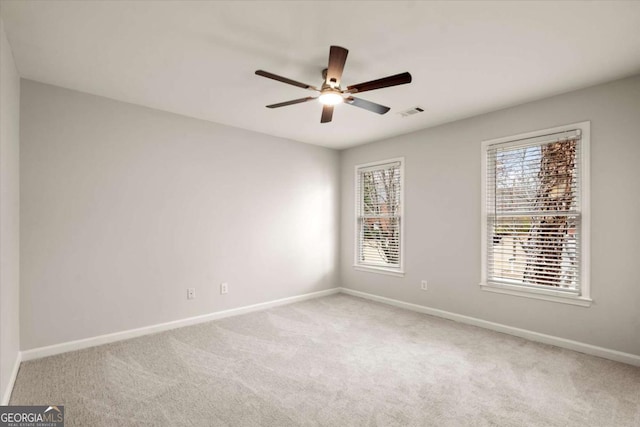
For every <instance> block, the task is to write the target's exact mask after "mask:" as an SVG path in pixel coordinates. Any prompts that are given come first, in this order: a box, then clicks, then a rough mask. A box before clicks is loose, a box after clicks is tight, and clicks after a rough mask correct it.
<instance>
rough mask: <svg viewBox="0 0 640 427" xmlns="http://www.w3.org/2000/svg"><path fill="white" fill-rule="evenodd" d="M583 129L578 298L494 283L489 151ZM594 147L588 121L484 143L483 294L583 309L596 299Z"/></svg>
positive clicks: (481, 225)
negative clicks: (593, 268)
mask: <svg viewBox="0 0 640 427" xmlns="http://www.w3.org/2000/svg"><path fill="white" fill-rule="evenodd" d="M575 129H579V130H580V131H581V138H580V159H579V160H578V161H579V162H580V165H579V169H578V170H579V173H580V193H579V200H580V206H579V210H578V212H579V213H580V223H581V227H580V261H579V262H580V265H579V268H580V288H579V289H580V292H579V294H578V295H575V294H567V293H566V292H563V291H554V290H553V289H548V290H547V289H537V288H528V287H525V286H521V285H516V284H514V285H510V284H504V283H496V282H490V281H488V280H487V277H488V268H489V265H488V255H489V254H488V251H487V237H488V236H487V232H488V214H489V213H488V211H487V196H488V193H487V191H488V189H487V173H488V172H489V171H488V164H487V163H488V162H487V160H488V159H487V153H488V150H489V148H491V147H493V146H495V145H502V144H504V145H506V144H508V143H510V142H516V141H518V140H522V139H528V138H536V137H541V136H544V135H548V134H552V133H558V132H564V131H570V130H575ZM590 145H591V122H590V121H584V122H578V123H572V124H568V125H563V126H557V127H553V128H548V129H541V130H537V131H533V132H526V133H521V134H517V135H511V136H506V137H501V138H496V139H490V140H485V141H482V143H481V156H482V170H481V175H482V176H481V183H480V185H481V215H480V221H481V224H480V230H481V238H480V245H481V247H480V253H481V258H480V265H481V279H480V289H481V290H483V291H489V292H496V293H500V294H507V295H514V296H519V297H526V298H534V299H539V300H545V301H552V302H558V303H565V304H572V305H578V306H582V307H590V306H591V303H592V302H593V300H592V299H591V286H590V265H591V263H590V253H591V251H590V234H591V215H590V210H591V208H590V206H591V205H590V187H591V181H590Z"/></svg>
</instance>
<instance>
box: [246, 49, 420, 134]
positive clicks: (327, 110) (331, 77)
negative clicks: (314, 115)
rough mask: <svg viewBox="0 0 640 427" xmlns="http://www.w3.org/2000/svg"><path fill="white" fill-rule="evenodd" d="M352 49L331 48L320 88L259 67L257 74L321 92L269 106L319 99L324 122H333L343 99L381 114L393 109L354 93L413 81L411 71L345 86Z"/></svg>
mask: <svg viewBox="0 0 640 427" xmlns="http://www.w3.org/2000/svg"><path fill="white" fill-rule="evenodd" d="M348 53H349V51H348V50H347V49H345V48H343V47H340V46H331V48H330V50H329V66H328V68H325V69H324V70H323V71H322V78H323V79H324V82H323V83H322V86H321V88H320V89H318V88H317V87H314V86H311V85H308V84H306V83H300V82H297V81H295V80H291V79H288V78H286V77H281V76H278V75H276V74H273V73H270V72H268V71H264V70H258V71H256V74H257V75H259V76H262V77H266V78H268V79H273V80H277V81H279V82H283V83H287V84H290V85H293V86H298V87H301V88H302V89H308V90H312V91H315V92H318V93H319V95H317V96H308V97H306V98H299V99H293V100H291V101H285V102H279V103H277V104H271V105H267V108H280V107H286V106H287V105H293V104H300V103H302V102H308V101H311V100H314V99H317V100H318V101H320V103H321V104H322V117H321V118H320V123H328V122H330V121H331V118H332V117H333V107H334V106H335V105H338V104H341V103H345V104H349V105H353V106H354V107H360V108H364V109H365V110H368V111H372V112H374V113H378V114H384V113H386V112H387V111H389V110H390V108H389V107H385V106H384V105H380V104H376V103H375V102H371V101H367V100H365V99H360V98H356V97H355V96H352V95H353V94H354V93H360V92H366V91H368V90H375V89H382V88H385V87H391V86H398V85H403V84H407V83H411V74H409V73H400V74H396V75H393V76H389V77H383V78H381V79H377V80H372V81H369V82H365V83H358V84H356V85H351V86H347V88H346V89H342V87H341V86H340V83H341V79H342V70H343V69H344V64H345V62H346V61H347V54H348Z"/></svg>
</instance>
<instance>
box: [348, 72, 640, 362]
mask: <svg viewBox="0 0 640 427" xmlns="http://www.w3.org/2000/svg"><path fill="white" fill-rule="evenodd" d="M427 107H428V106H427ZM428 111H429V110H428V108H427V111H426V112H425V113H422V114H429V112H428ZM406 120H410V118H408V119H406ZM585 120H590V121H591V184H592V185H591V260H592V262H591V296H592V298H593V299H594V300H595V302H594V304H593V305H592V306H591V307H590V308H584V307H577V306H571V305H566V304H560V303H554V302H547V301H540V300H534V299H529V298H522V297H516V296H510V295H501V294H495V293H490V292H486V291H481V290H480V288H479V286H478V283H479V282H480V160H481V157H480V142H481V141H482V140H486V139H492V138H497V137H502V136H508V135H514V134H518V133H523V132H527V131H535V130H538V129H545V128H550V127H554V126H559V125H564V124H569V123H574V122H580V121H585ZM399 156H404V157H405V159H406V163H405V173H406V175H405V176H406V177H405V188H406V191H405V233H406V234H405V257H406V258H405V270H406V276H405V277H404V278H395V277H390V276H383V275H378V274H373V273H368V272H361V271H355V270H354V269H353V267H352V264H353V235H354V234H353V233H354V191H353V173H354V171H353V168H354V165H356V164H358V163H365V162H371V161H375V160H382V159H386V158H390V157H399ZM341 161H342V166H341V169H342V205H341V206H342V207H341V211H342V218H341V226H342V237H341V242H342V244H341V247H342V251H341V267H340V269H341V280H342V285H343V286H345V287H348V288H351V289H355V290H359V291H364V292H369V293H372V294H376V295H381V296H385V297H389V298H395V299H398V300H401V301H406V302H411V303H415V304H421V305H425V306H429V307H433V308H438V309H442V310H447V311H451V312H454V313H458V314H463V315H467V316H472V317H476V318H480V319H484V320H488V321H492V322H498V323H503V324H506V325H510V326H515V327H518V328H524V329H529V330H532V331H536V332H541V333H545V334H550V335H554V336H558V337H562V338H567V339H572V340H577V341H581V342H584V343H589V344H593V345H598V346H602V347H606V348H610V349H615V350H619V351H624V352H629V353H633V354H638V355H640V280H639V279H638V262H639V261H640V190H639V189H638V185H639V184H640V77H634V78H629V79H625V80H620V81H615V82H612V83H608V84H604V85H600V86H595V87H591V88H588V89H584V90H579V91H575V92H571V93H567V94H564V95H559V96H556V97H552V98H547V99H544V100H540V101H537V102H532V103H528V104H525V105H520V106H517V107H513V108H508V109H505V110H501V111H497V112H494V113H490V114H485V115H481V116H477V117H473V118H470V119H465V120H460V121H457V122H454V123H450V124H446V125H442V126H438V127H435V128H431V129H427V130H423V131H420V132H415V133H412V134H408V135H404V136H400V137H396V138H392V139H388V140H384V141H381V142H377V143H374V144H369V145H365V146H360V147H356V148H353V149H349V150H346V151H343V152H342V156H341ZM421 279H426V280H428V283H429V290H428V291H427V292H424V291H421V290H420V280H421Z"/></svg>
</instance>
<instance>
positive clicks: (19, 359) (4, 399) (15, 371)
mask: <svg viewBox="0 0 640 427" xmlns="http://www.w3.org/2000/svg"><path fill="white" fill-rule="evenodd" d="M21 362H22V353H21V352H18V354H17V355H16V361H15V363H14V364H13V370H12V371H11V377H9V383H8V384H7V388H6V389H5V391H4V394H3V395H2V402H0V405H3V406H6V405H8V404H9V400H10V399H11V393H12V392H13V385H14V384H15V382H16V377H17V376H18V371H19V370H20V363H21Z"/></svg>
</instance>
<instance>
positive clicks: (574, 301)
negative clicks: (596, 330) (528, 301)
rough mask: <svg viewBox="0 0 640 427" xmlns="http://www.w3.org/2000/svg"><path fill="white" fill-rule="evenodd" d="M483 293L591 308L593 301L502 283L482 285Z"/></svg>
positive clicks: (582, 297) (581, 297) (556, 292)
mask: <svg viewBox="0 0 640 427" xmlns="http://www.w3.org/2000/svg"><path fill="white" fill-rule="evenodd" d="M480 289H482V290H483V291H489V292H495V293H498V294H506V295H515V296H518V297H525V298H534V299H540V300H544V301H552V302H559V303H562V304H571V305H578V306H581V307H591V303H593V300H592V299H591V298H587V297H584V296H578V295H566V294H563V293H562V292H558V291H546V290H539V289H526V290H525V289H522V288H521V287H519V286H511V285H504V284H501V283H491V282H489V283H480Z"/></svg>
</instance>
